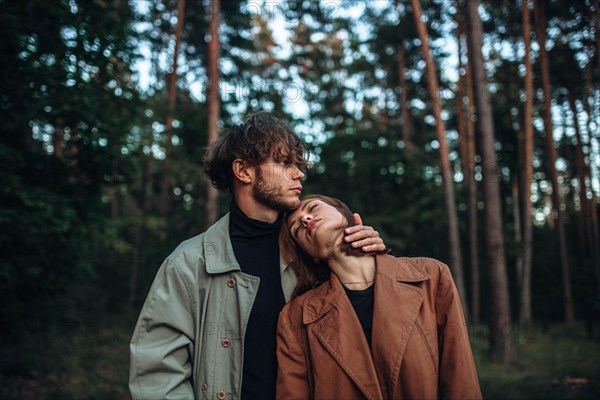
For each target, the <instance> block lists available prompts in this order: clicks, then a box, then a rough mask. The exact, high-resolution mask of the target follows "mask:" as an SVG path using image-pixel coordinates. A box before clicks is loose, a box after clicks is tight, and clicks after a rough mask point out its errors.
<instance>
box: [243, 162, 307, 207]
mask: <svg viewBox="0 0 600 400" xmlns="http://www.w3.org/2000/svg"><path fill="white" fill-rule="evenodd" d="M303 178H304V173H303V172H302V171H300V170H299V169H298V167H296V166H295V165H294V164H292V163H290V162H289V161H287V160H282V161H279V162H277V161H274V160H273V159H272V158H268V159H267V160H265V161H263V162H262V163H261V164H260V165H259V166H258V167H256V184H255V185H254V187H253V194H254V198H255V199H256V201H258V202H259V203H260V204H262V205H264V206H266V207H269V208H272V209H274V210H277V211H283V212H287V211H292V210H295V209H296V208H298V205H299V204H300V194H301V193H302V184H301V181H302V179H303Z"/></svg>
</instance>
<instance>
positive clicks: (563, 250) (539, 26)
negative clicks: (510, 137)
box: [521, 0, 574, 322]
mask: <svg viewBox="0 0 600 400" xmlns="http://www.w3.org/2000/svg"><path fill="white" fill-rule="evenodd" d="M546 3H547V2H546V1H545V0H535V1H534V6H535V13H534V15H535V17H536V20H535V28H536V36H537V40H538V42H539V47H540V72H541V76H542V91H543V93H544V107H543V120H544V131H545V139H546V156H547V157H548V162H547V163H546V165H547V168H548V172H549V175H550V182H551V184H552V208H553V215H555V216H556V232H557V236H558V249H559V253H560V266H561V271H562V276H563V296H564V304H565V319H566V320H567V321H568V322H572V321H573V318H574V312H573V305H572V299H571V298H570V297H571V284H570V279H569V276H570V274H569V261H568V259H569V258H568V254H567V243H566V238H565V227H564V217H563V211H562V207H561V198H560V186H559V183H558V171H557V170H556V158H557V154H556V147H555V145H554V138H553V132H554V127H553V123H552V114H551V113H552V88H551V85H550V66H549V62H548V52H547V50H546V40H547V34H546V29H547V23H546ZM521 322H523V321H521Z"/></svg>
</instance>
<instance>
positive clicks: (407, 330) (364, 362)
mask: <svg viewBox="0 0 600 400" xmlns="http://www.w3.org/2000/svg"><path fill="white" fill-rule="evenodd" d="M429 278H430V276H429V274H428V273H427V272H426V271H425V270H424V269H423V268H422V267H421V266H419V265H418V264H416V263H413V262H411V261H410V259H402V258H401V259H398V258H395V257H392V256H389V255H381V256H376V278H375V306H374V310H373V339H372V346H371V348H369V345H368V343H367V340H366V338H365V336H364V335H361V334H359V333H361V332H362V328H361V326H360V322H359V321H358V317H357V316H356V313H355V312H354V310H353V308H352V304H351V303H350V301H349V300H348V297H347V296H346V293H345V292H344V289H343V287H342V284H341V283H340V281H339V279H338V278H337V276H336V275H335V274H332V275H331V279H329V281H328V282H326V283H324V284H323V285H321V286H319V287H318V288H316V289H315V290H314V291H313V292H312V293H311V294H310V296H309V297H307V299H306V300H305V303H304V307H303V322H304V324H306V325H309V326H308V330H309V331H311V332H312V333H313V334H314V335H315V336H316V337H317V339H318V340H319V342H320V343H321V345H322V346H323V347H324V348H325V349H326V350H327V352H328V353H329V354H330V355H331V356H332V357H333V358H334V359H335V360H336V361H337V363H338V364H339V365H340V367H341V368H342V369H343V370H344V371H345V372H346V373H347V374H348V376H349V377H350V378H351V379H352V380H353V381H354V383H355V384H356V385H357V386H358V388H359V389H360V390H361V392H362V393H363V394H364V395H365V397H367V398H368V399H383V398H394V393H393V391H394V388H395V387H396V386H397V379H398V377H399V374H398V373H397V372H398V371H399V369H400V364H401V363H402V358H403V356H404V351H405V350H406V344H407V342H408V337H410V334H411V332H412V329H413V327H414V323H415V320H416V318H417V314H418V312H419V310H420V308H421V304H422V303H423V297H424V295H423V291H422V289H421V288H420V287H419V286H418V285H414V283H417V282H422V281H425V280H427V279H429ZM411 283H413V284H411Z"/></svg>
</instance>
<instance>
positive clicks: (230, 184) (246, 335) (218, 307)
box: [129, 114, 385, 400]
mask: <svg viewBox="0 0 600 400" xmlns="http://www.w3.org/2000/svg"><path fill="white" fill-rule="evenodd" d="M304 155H305V148H304V144H303V143H302V141H301V140H300V138H298V136H297V135H296V134H295V133H294V132H293V130H292V129H291V128H290V127H289V126H288V125H287V124H285V123H283V122H281V121H280V120H278V119H276V118H273V117H270V116H268V115H264V114H263V115H255V116H252V117H250V118H248V119H247V120H246V121H245V122H244V123H243V124H241V125H237V126H234V127H233V128H232V129H231V130H230V131H229V132H228V133H227V134H225V135H223V136H221V137H220V138H219V139H218V140H217V141H216V142H215V143H214V144H213V145H211V146H210V147H209V148H208V151H207V155H206V157H205V160H204V162H205V166H204V169H205V171H206V173H207V175H208V176H209V178H210V180H211V182H212V184H213V185H214V186H215V187H217V188H218V189H221V190H225V189H228V190H230V191H231V193H232V194H233V201H232V203H231V205H230V212H229V213H228V214H226V215H225V216H224V217H223V218H221V219H220V220H219V221H217V222H216V223H215V224H214V225H213V226H211V227H210V228H209V229H208V230H207V231H206V232H204V233H202V234H200V235H198V236H196V237H194V238H191V239H189V240H186V241H184V242H183V243H181V244H180V245H179V246H178V247H177V248H176V249H175V251H173V253H171V255H170V256H169V257H167V259H166V260H165V262H164V263H163V264H162V266H161V267H160V269H159V271H158V273H157V275H156V278H155V280H154V283H153V284H152V287H151V289H150V292H149V294H148V297H147V299H146V302H145V304H144V307H143V309H142V311H141V313H140V317H139V319H138V322H137V325H136V327H135V331H134V333H133V337H132V339H131V344H130V351H131V364H130V379H129V388H130V391H131V395H132V398H133V399H134V400H135V399H144V400H148V399H172V398H173V399H174V398H177V399H194V398H207V399H214V398H216V399H219V400H223V399H226V398H227V399H240V398H242V399H244V400H251V399H260V400H266V399H273V398H274V397H275V381H276V377H277V376H276V375H277V361H276V355H275V350H276V346H275V341H276V339H275V333H276V325H277V318H278V316H279V312H280V311H281V309H282V307H283V305H284V304H285V302H286V301H289V300H290V298H291V296H292V292H293V289H294V287H295V284H296V276H295V273H294V271H293V270H292V268H291V267H290V268H288V267H287V266H286V265H285V262H284V260H282V259H281V256H280V252H279V247H278V241H277V240H278V234H279V228H280V226H281V222H282V220H283V213H285V212H288V211H292V210H294V209H295V208H296V207H298V204H299V197H300V194H301V192H302V184H301V181H302V179H303V178H304V172H303V171H305V170H306V168H307V166H308V162H307V161H306V159H305V157H304ZM355 218H356V221H355V222H356V223H357V226H355V227H352V228H349V229H348V231H347V233H348V234H349V236H348V237H347V241H349V242H352V245H353V246H355V247H362V248H363V249H364V250H365V251H380V250H382V249H384V248H385V246H384V245H383V242H382V240H381V239H380V238H379V235H378V233H377V232H375V231H373V230H372V229H371V228H370V227H363V226H362V225H361V222H360V217H358V216H356V217H355Z"/></svg>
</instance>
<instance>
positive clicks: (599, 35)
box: [594, 0, 600, 80]
mask: <svg viewBox="0 0 600 400" xmlns="http://www.w3.org/2000/svg"><path fill="white" fill-rule="evenodd" d="M594 8H595V9H596V12H595V13H594V26H595V27H596V29H595V30H596V62H597V63H598V80H600V1H598V0H594Z"/></svg>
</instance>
